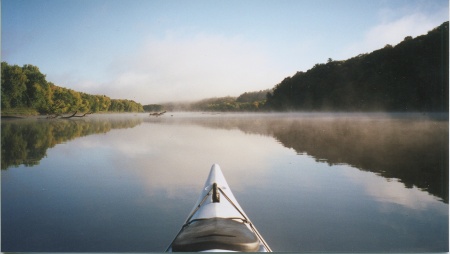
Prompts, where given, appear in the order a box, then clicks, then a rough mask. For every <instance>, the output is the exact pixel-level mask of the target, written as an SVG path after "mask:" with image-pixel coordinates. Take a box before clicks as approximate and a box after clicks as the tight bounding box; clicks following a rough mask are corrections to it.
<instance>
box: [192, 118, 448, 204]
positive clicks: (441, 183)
mask: <svg viewBox="0 0 450 254" xmlns="http://www.w3.org/2000/svg"><path fill="white" fill-rule="evenodd" d="M191 121H193V122H194V123H195V124H200V125H203V126H206V127H212V128H224V129H236V128H237V129H240V130H242V131H243V132H245V133H257V134H263V135H268V136H273V137H274V138H276V139H277V140H278V141H279V142H280V143H281V144H283V145H284V146H286V147H288V148H293V149H294V150H295V151H296V152H297V153H299V154H303V153H306V154H308V155H310V156H312V157H314V158H315V159H316V160H317V161H322V162H327V163H328V164H330V165H333V164H348V165H351V166H354V167H357V168H359V169H360V170H364V171H370V172H374V173H376V174H378V175H380V176H383V177H385V178H397V179H399V180H400V181H401V182H403V183H404V184H405V186H406V187H408V188H411V187H413V186H416V187H418V188H420V189H422V190H426V191H428V192H429V193H431V194H432V195H435V196H438V197H440V198H442V199H443V200H444V201H445V202H446V203H448V170H449V164H448V159H449V157H448V153H449V149H448V148H449V147H448V138H449V136H448V120H445V121H439V120H427V119H423V118H422V119H417V118H396V119H395V118H387V117H355V116H353V117H350V118H345V117H314V116H309V117H298V116H297V117H295V118H289V117H280V116H279V115H274V116H272V117H268V116H267V115H261V116H260V117H255V116H249V117H223V118H222V117H216V118H210V119H207V118H203V119H202V118H199V119H195V120H192V119H191Z"/></svg>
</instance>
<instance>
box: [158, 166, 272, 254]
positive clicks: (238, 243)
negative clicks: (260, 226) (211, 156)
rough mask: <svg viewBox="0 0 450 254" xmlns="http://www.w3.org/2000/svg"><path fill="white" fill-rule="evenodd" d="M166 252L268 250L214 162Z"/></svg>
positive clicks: (269, 250)
mask: <svg viewBox="0 0 450 254" xmlns="http://www.w3.org/2000/svg"><path fill="white" fill-rule="evenodd" d="M166 251H170V252H176V251H183V252H185V251H188V252H194V251H239V252H271V249H270V247H269V246H268V245H267V243H266V242H265V240H264V239H263V238H262V236H261V235H260V234H259V232H258V231H257V230H256V228H255V227H254V226H253V224H252V222H251V221H250V219H249V218H248V217H247V215H246V214H245V213H244V211H243V209H242V207H241V206H240V205H239V203H238V202H237V200H236V198H235V197H234V195H233V193H232V192H231V189H230V187H229V186H228V183H227V181H226V180H225V177H224V176H223V173H222V170H221V169H220V167H219V165H218V164H214V165H213V166H212V167H211V171H210V173H209V176H208V179H207V180H206V182H205V185H204V187H203V189H202V192H201V194H200V196H199V198H198V200H197V202H196V203H195V205H194V208H193V209H192V211H191V212H190V214H189V216H188V218H187V219H186V222H185V223H184V225H183V226H182V228H181V230H180V232H179V233H178V234H177V236H176V237H175V239H174V240H173V241H172V243H171V244H170V246H169V247H168V248H167V250H166Z"/></svg>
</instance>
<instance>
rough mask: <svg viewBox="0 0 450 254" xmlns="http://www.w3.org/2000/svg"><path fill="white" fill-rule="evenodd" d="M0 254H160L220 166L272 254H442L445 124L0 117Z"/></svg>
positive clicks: (346, 118)
mask: <svg viewBox="0 0 450 254" xmlns="http://www.w3.org/2000/svg"><path fill="white" fill-rule="evenodd" d="M2 147H3V148H6V149H2V251H62V252H72V251H81V252H84V251H89V252H128V251H130V252H136V251H138V252H143V251H157V252H160V251H163V250H164V249H165V247H167V245H168V244H169V243H170V241H171V240H172V239H173V237H174V236H175V234H176V233H177V232H178V230H179V228H180V227H181V225H182V223H183V222H184V219H185V218H186V216H187V215H188V213H189V211H190V210H191V209H192V206H193V205H194V202H195V200H196V199H197V197H198V195H199V193H200V191H201V187H202V186H203V183H204V181H205V180H206V177H207V174H208V172H209V168H210V166H211V165H212V164H213V163H219V165H220V166H221V168H222V170H223V172H224V175H225V177H226V178H227V180H228V183H229V185H230V187H231V189H232V190H233V192H234V194H235V196H236V198H237V200H238V201H239V203H240V204H241V206H242V207H243V208H244V210H245V212H246V213H247V214H248V215H249V217H250V218H251V220H252V221H253V223H254V224H255V226H256V227H257V228H258V230H259V231H260V233H261V234H262V235H263V236H264V238H265V239H266V241H267V242H268V243H269V245H270V246H271V248H272V249H273V250H275V251H296V252H311V251H312V252H381V251H383V252H384V251H396V252H406V251H425V252H430V251H441V252H442V251H443V252H445V251H448V154H449V151H448V115H422V114H309V113H284V114H232V113H228V114H201V113H178V112H171V113H167V114H166V115H164V116H163V117H149V116H148V115H147V114H127V115H119V116H118V115H92V116H89V117H87V118H83V119H76V120H55V121H48V120H36V119H35V120H26V121H23V120H22V121H17V120H6V121H2Z"/></svg>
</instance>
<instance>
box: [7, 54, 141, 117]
mask: <svg viewBox="0 0 450 254" xmlns="http://www.w3.org/2000/svg"><path fill="white" fill-rule="evenodd" d="M1 99H2V102H1V106H2V113H3V114H4V113H5V112H7V111H8V112H12V111H11V109H18V108H28V109H34V110H36V111H38V112H39V113H41V114H63V113H68V112H74V111H80V112H92V113H95V112H143V111H144V109H143V107H142V105H141V104H139V103H137V102H135V101H132V100H115V99H111V98H109V97H107V96H105V95H90V94H86V93H81V92H77V91H74V90H72V89H67V88H64V87H59V86H56V85H54V84H53V83H51V82H47V81H46V79H45V75H44V74H42V73H41V72H40V71H39V68H38V67H36V66H33V65H29V64H27V65H24V66H23V67H19V66H17V65H13V66H11V65H8V64H7V63H6V62H2V84H1Z"/></svg>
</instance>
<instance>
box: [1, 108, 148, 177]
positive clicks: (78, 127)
mask: <svg viewBox="0 0 450 254" xmlns="http://www.w3.org/2000/svg"><path fill="white" fill-rule="evenodd" d="M141 122H142V120H141V119H139V118H117V117H108V116H100V117H90V118H83V119H79V120H63V119H59V120H47V119H27V120H3V119H2V123H1V145H2V154H1V169H7V168H9V167H12V166H16V167H17V166H19V165H26V166H33V165H37V164H39V161H40V160H42V159H43V158H44V157H45V156H46V153H47V150H48V149H49V148H52V147H54V146H55V145H57V144H60V143H64V142H67V141H69V140H73V139H75V138H79V137H83V136H87V135H92V134H100V133H106V132H109V131H111V130H112V129H122V128H132V127H135V126H136V125H138V124H140V123H141Z"/></svg>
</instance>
